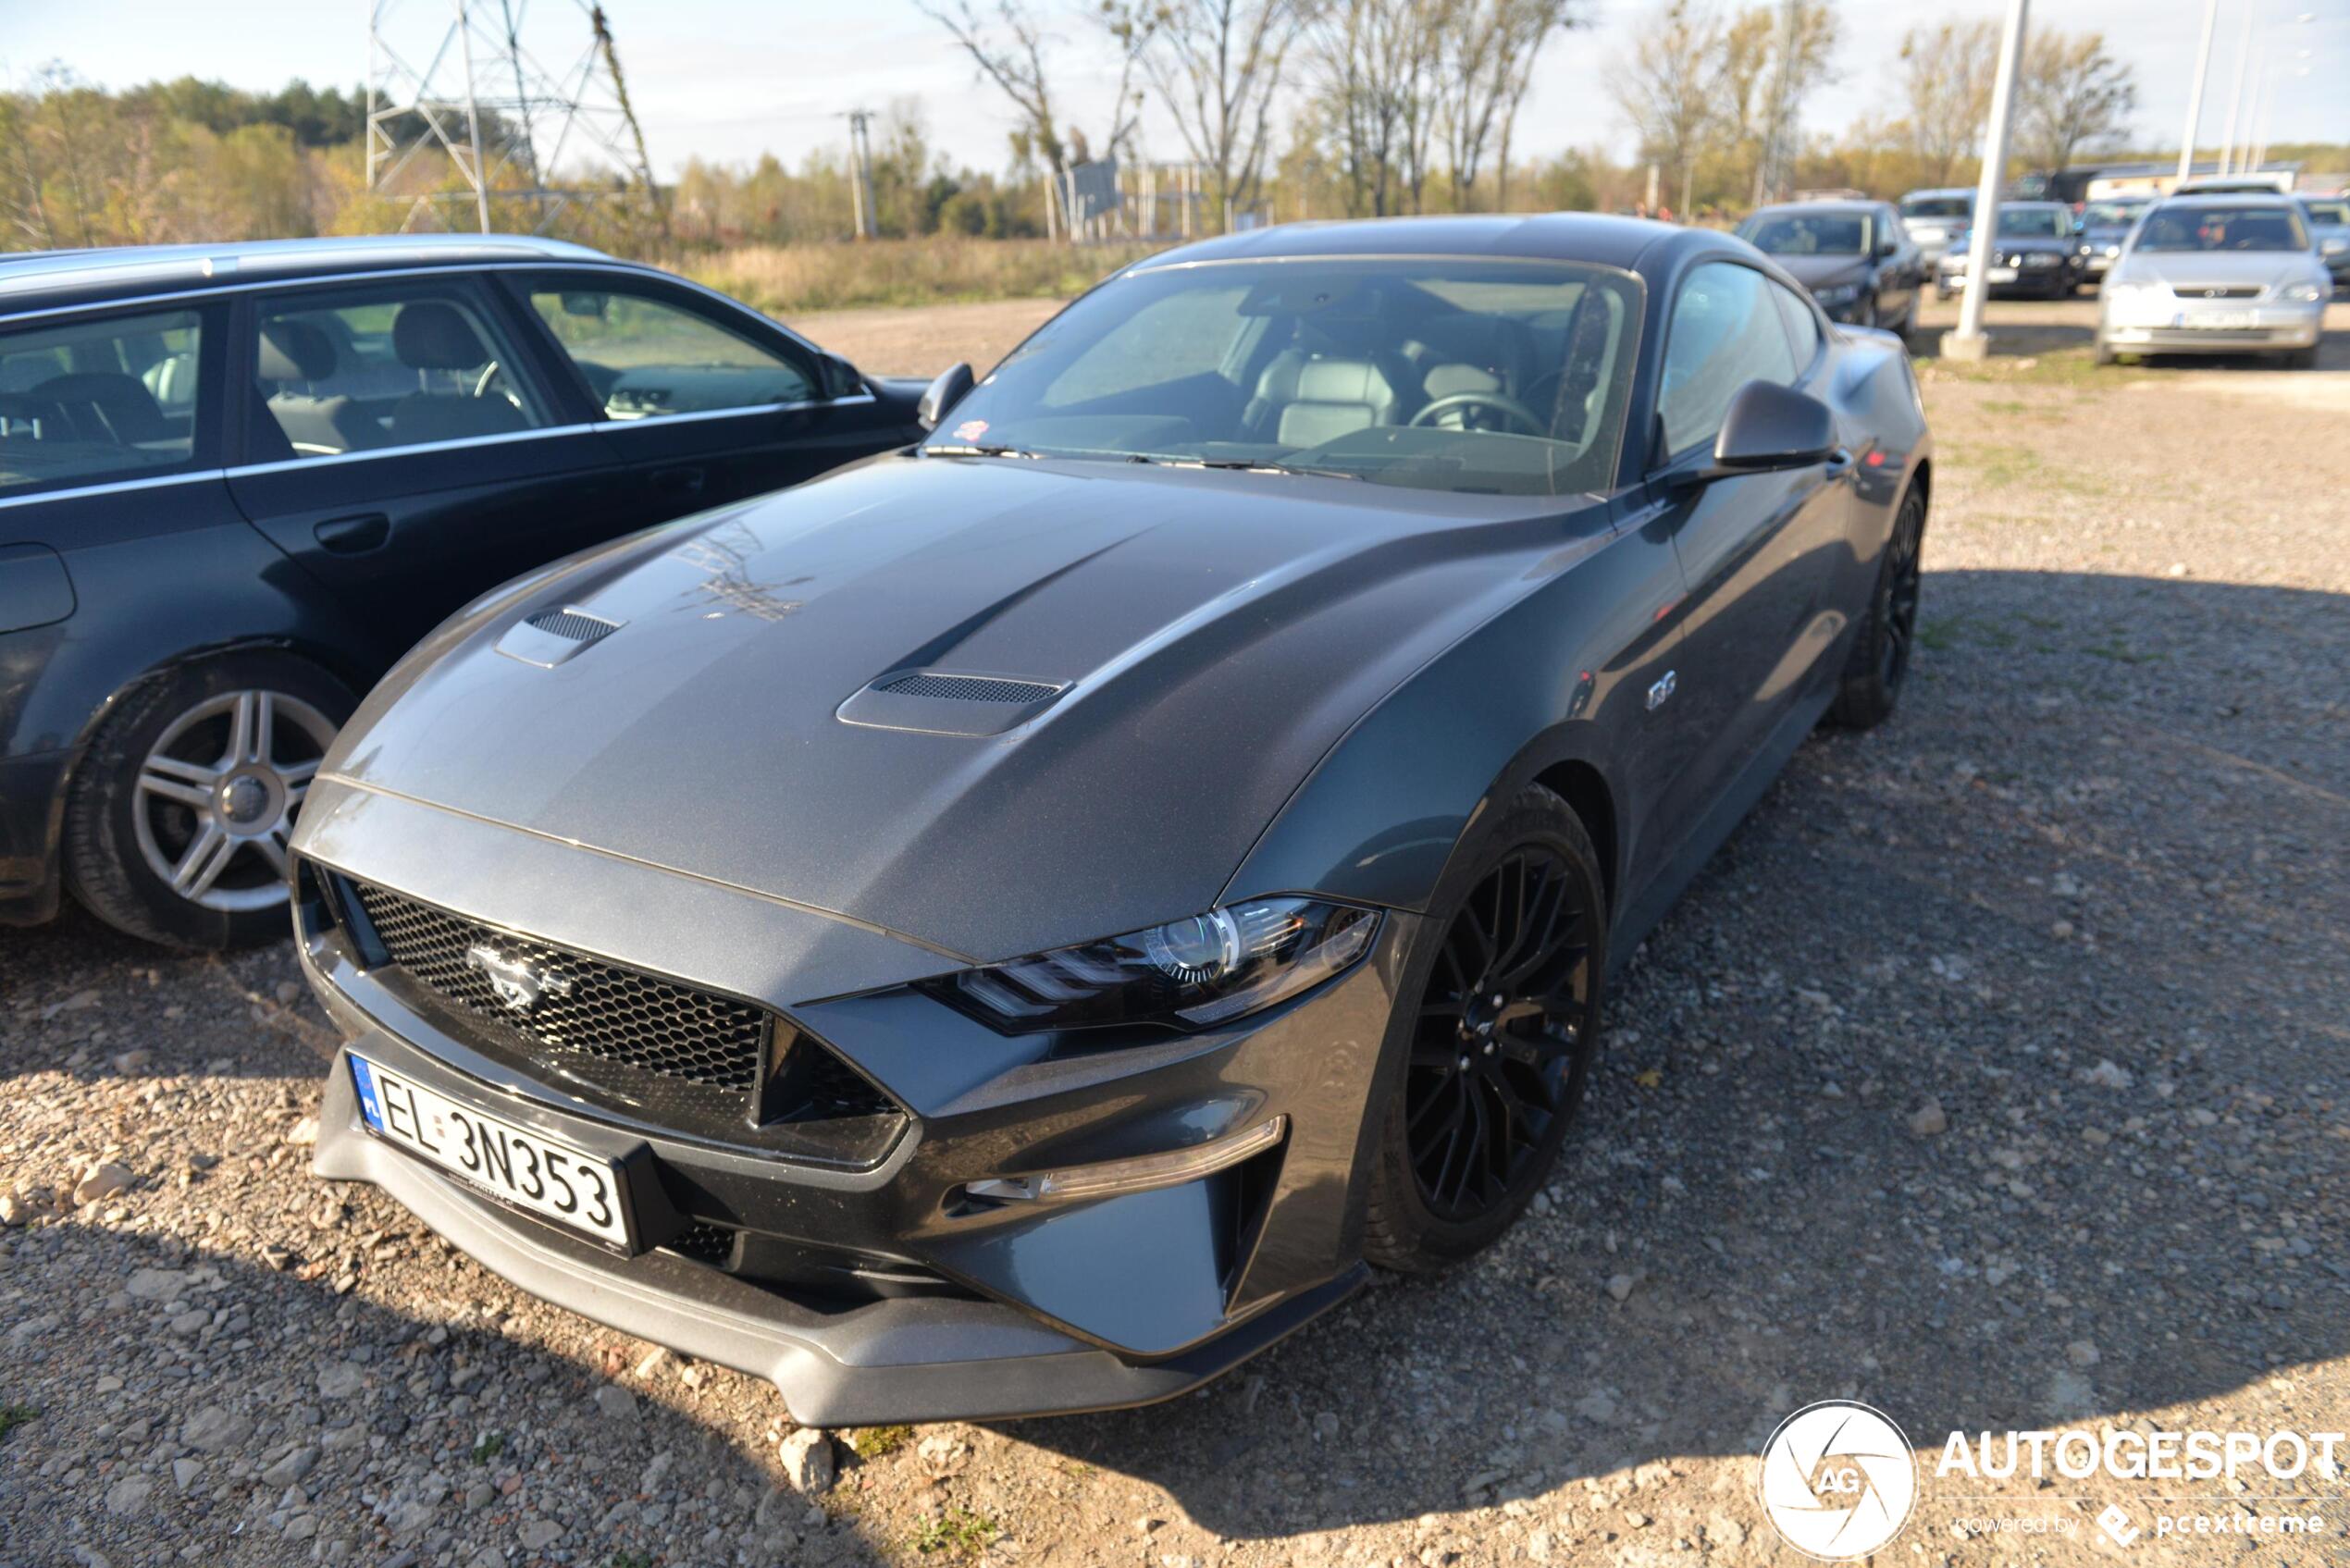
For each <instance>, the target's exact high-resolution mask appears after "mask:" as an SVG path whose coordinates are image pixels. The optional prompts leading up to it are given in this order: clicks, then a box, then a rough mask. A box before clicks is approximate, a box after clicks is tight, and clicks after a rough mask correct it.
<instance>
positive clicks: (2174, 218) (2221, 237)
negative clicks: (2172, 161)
mask: <svg viewBox="0 0 2350 1568" xmlns="http://www.w3.org/2000/svg"><path fill="white" fill-rule="evenodd" d="M2308 248H2309V241H2308V239H2307V236H2305V235H2304V234H2303V233H2302V231H2301V226H2300V225H2299V224H2297V223H2295V222H2294V216H2293V214H2292V213H2290V212H2288V211H2286V210H2285V209H2284V208H2283V207H2281V206H2280V207H2201V206H2165V207H2157V208H2155V209H2154V211H2152V212H2150V213H2148V214H2147V215H2146V222H2145V224H2144V226H2143V227H2141V228H2139V230H2138V249H2140V250H2142V251H2306V250H2307V249H2308Z"/></svg>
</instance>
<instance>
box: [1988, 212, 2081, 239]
mask: <svg viewBox="0 0 2350 1568" xmlns="http://www.w3.org/2000/svg"><path fill="white" fill-rule="evenodd" d="M2071 233H2072V214H2071V213H2069V212H2067V211H2066V210H2065V209H2064V208H2062V207H2001V208H2000V209H1999V237H2000V238H2001V239H2003V240H2061V239H2063V238H2064V237H2065V236H2066V235H2068V234H2071Z"/></svg>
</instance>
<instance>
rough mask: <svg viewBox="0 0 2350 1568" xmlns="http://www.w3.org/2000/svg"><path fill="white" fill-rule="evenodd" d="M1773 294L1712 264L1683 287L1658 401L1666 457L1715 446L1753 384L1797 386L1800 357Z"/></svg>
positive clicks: (1747, 274) (1754, 279)
mask: <svg viewBox="0 0 2350 1568" xmlns="http://www.w3.org/2000/svg"><path fill="white" fill-rule="evenodd" d="M1771 286H1772V285H1771V282H1770V280H1769V279H1768V278H1764V277H1763V276H1762V274H1761V273H1759V272H1757V271H1755V270H1754V269H1753V268H1752V267H1750V266H1740V265H1737V264H1736V263H1733V262H1707V263H1705V264H1703V265H1700V266H1697V267H1694V268H1692V269H1691V270H1690V272H1689V275H1688V278H1687V279H1686V280H1684V281H1683V283H1682V284H1681V292H1680V295H1679V297H1678V298H1677V299H1676V300H1675V301H1674V302H1673V319H1672V323H1671V325H1670V326H1669V327H1667V328H1666V331H1665V339H1664V380H1663V386H1662V389H1660V390H1659V392H1658V393H1657V400H1656V412H1657V418H1658V420H1659V421H1660V422H1661V423H1662V425H1663V426H1664V451H1665V453H1666V455H1667V456H1670V457H1677V456H1679V455H1680V454H1681V453H1682V452H1685V451H1688V450H1689V449H1690V448H1692V447H1695V446H1697V445H1699V444H1700V443H1701V442H1705V441H1710V440H1712V439H1713V436H1714V433H1715V432H1716V431H1718V430H1720V429H1721V428H1722V419H1723V416H1724V415H1725V414H1727V413H1728V412H1729V408H1730V400H1731V399H1732V398H1735V397H1737V396H1738V389H1739V388H1741V387H1743V386H1745V385H1746V384H1747V383H1748V382H1750V381H1775V382H1777V383H1778V384H1779V385H1781V386H1783V387H1784V386H1792V385H1793V384H1794V382H1795V379H1796V371H1797V365H1796V363H1795V354H1794V352H1793V350H1791V349H1790V348H1789V347H1788V345H1787V328H1786V327H1785V326H1784V325H1782V324H1781V322H1780V320H1779V313H1778V309H1777V307H1776V306H1775V305H1773V304H1772V302H1771V299H1770V294H1769V290H1770V288H1771Z"/></svg>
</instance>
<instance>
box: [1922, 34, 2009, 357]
mask: <svg viewBox="0 0 2350 1568" xmlns="http://www.w3.org/2000/svg"><path fill="white" fill-rule="evenodd" d="M2030 3H2031V0H2008V19H2007V25H2006V27H2005V28H2004V29H2003V30H2002V31H2001V32H2000V34H1999V74H1998V77H1997V80H1995V81H1994V82H1993V83H1992V86H1991V124H1990V126H1989V127H1988V129H1987V130H1985V133H1984V137H1983V178H1982V179H1980V180H1978V181H1977V182H1976V183H1975V188H1974V217H1973V231H1972V232H1971V233H1970V234H1969V235H1968V236H1967V251H1966V293H1965V294H1964V295H1963V296H1962V297H1961V298H1960V301H1959V329H1958V330H1957V331H1955V332H1945V333H1944V334H1942V357H1943V358H1945V359H1981V358H1983V357H1984V356H1985V355H1986V354H1988V353H1989V352H1991V340H1989V339H1988V338H1986V337H1985V336H1984V334H1983V296H1984V294H1985V293H1986V292H1987V291H1988V290H1989V288H1990V285H1989V283H1988V282H1987V281H1986V278H1988V276H1989V274H1990V271H1991V254H1992V251H1993V249H1994V247H1995V244H1996V242H1997V239H1998V230H1999V183H2000V178H2001V176H2002V175H2004V174H2005V173H2006V171H2007V166H2008V120H2009V119H2010V117H2011V115H2012V113H2013V111H2014V108H2015V79H2016V73H2017V71H2018V70H2019V69H2020V68H2022V63H2023V23H2024V12H2025V10H2026V9H2027V8H2028V6H2030Z"/></svg>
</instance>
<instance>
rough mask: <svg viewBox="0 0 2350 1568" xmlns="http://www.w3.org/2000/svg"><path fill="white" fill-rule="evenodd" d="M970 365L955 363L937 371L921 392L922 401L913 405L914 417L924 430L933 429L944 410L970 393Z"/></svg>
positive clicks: (943, 415) (936, 426)
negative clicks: (936, 375) (935, 377)
mask: <svg viewBox="0 0 2350 1568" xmlns="http://www.w3.org/2000/svg"><path fill="white" fill-rule="evenodd" d="M970 395H971V366H970V365H968V364H960V363H958V364H951V365H949V366H947V367H946V369H945V370H944V371H941V372H940V373H939V377H938V379H937V380H935V381H933V382H932V383H931V384H930V386H929V388H928V389H926V390H925V391H924V392H923V393H922V401H921V402H919V403H916V404H915V405H914V418H915V420H916V421H917V422H918V423H919V424H920V425H921V427H922V428H923V429H925V430H935V429H937V428H938V422H939V421H940V420H942V419H944V418H946V411H947V410H948V409H950V408H953V407H954V406H955V405H956V404H957V403H959V402H961V401H963V399H965V398H966V397H968V396H970Z"/></svg>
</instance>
